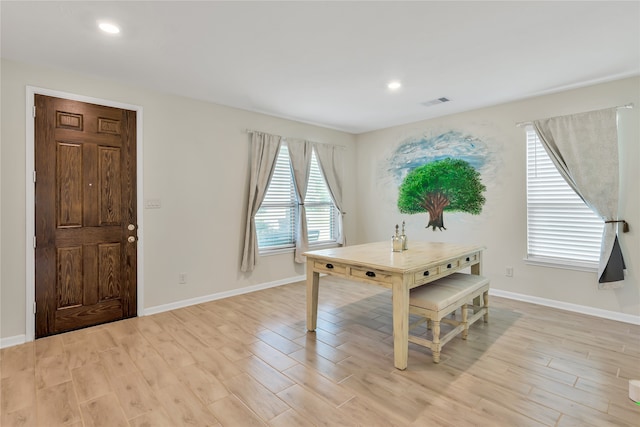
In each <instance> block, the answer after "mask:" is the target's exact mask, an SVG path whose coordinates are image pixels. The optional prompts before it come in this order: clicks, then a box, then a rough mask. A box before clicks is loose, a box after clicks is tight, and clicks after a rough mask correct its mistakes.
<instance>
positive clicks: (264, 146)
mask: <svg viewBox="0 0 640 427" xmlns="http://www.w3.org/2000/svg"><path fill="white" fill-rule="evenodd" d="M281 143H282V137H280V136H278V135H269V134H267V133H262V132H253V133H252V134H251V175H250V178H249V203H248V205H247V223H246V229H245V233H244V249H243V252H242V265H241V267H240V269H241V270H242V271H244V272H248V271H253V269H254V268H255V266H256V262H257V260H258V235H257V233H256V220H255V217H256V213H258V209H260V205H261V204H262V201H263V200H264V196H265V194H266V192H267V188H268V187H269V182H270V181H271V177H272V176H273V171H274V170H275V167H276V159H277V158H278V152H279V151H280V144H281Z"/></svg>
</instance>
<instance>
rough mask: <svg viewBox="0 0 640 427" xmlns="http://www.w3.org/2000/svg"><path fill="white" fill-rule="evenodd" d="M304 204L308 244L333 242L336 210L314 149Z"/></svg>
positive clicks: (334, 238)
mask: <svg viewBox="0 0 640 427" xmlns="http://www.w3.org/2000/svg"><path fill="white" fill-rule="evenodd" d="M304 206H305V208H306V211H307V231H308V234H309V244H310V245H313V244H314V243H325V242H331V241H333V242H335V240H336V227H335V224H336V213H337V212H336V208H335V205H334V204H333V200H332V199H331V194H330V193H329V188H327V183H326V181H325V179H324V176H322V171H321V170H320V165H319V164H318V159H317V157H316V152H315V150H314V151H313V154H312V156H311V171H310V173H309V184H308V187H307V195H306V197H305V200H304Z"/></svg>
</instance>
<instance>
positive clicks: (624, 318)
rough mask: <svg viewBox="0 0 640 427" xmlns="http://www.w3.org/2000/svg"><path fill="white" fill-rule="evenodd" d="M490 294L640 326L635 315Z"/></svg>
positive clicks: (502, 293)
mask: <svg viewBox="0 0 640 427" xmlns="http://www.w3.org/2000/svg"><path fill="white" fill-rule="evenodd" d="M489 294H490V295H495V296H497V297H502V298H507V299H512V300H517V301H523V302H530V303H532V304H538V305H544V306H545V307H552V308H558V309H560V310H567V311H573V312H575V313H581V314H588V315H589V316H595V317H601V318H603V319H609V320H616V321H618V322H624V323H631V324H633V325H640V316H635V315H633V314H625V313H619V312H617V311H609V310H603V309H601V308H594V307H587V306H586V305H578V304H572V303H569V302H563V301H556V300H552V299H547V298H540V297H534V296H531V295H525V294H518V293H515V292H509V291H503V290H500V289H493V288H491V289H489Z"/></svg>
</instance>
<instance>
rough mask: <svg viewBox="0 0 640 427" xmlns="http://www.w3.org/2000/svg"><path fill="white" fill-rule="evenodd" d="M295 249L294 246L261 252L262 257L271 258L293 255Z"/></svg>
mask: <svg viewBox="0 0 640 427" xmlns="http://www.w3.org/2000/svg"><path fill="white" fill-rule="evenodd" d="M295 249H296V248H294V247H293V246H289V247H286V248H277V249H264V250H262V251H260V256H271V255H280V254H287V253H293V252H294V251H295Z"/></svg>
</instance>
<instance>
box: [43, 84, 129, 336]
mask: <svg viewBox="0 0 640 427" xmlns="http://www.w3.org/2000/svg"><path fill="white" fill-rule="evenodd" d="M35 124H36V126H35V141H36V147H35V148H36V150H35V153H36V154H35V157H36V158H35V164H36V173H37V181H36V184H35V186H36V191H35V194H36V198H35V200H36V209H35V211H36V227H35V228H36V242H37V244H36V305H37V308H36V337H38V338H39V337H43V336H47V335H51V334H55V333H59V332H64V331H67V330H72V329H77V328H82V327H85V326H91V325H95V324H99V323H104V322H108V321H112V320H118V319H123V318H127V317H132V316H135V315H136V288H137V284H136V268H137V260H136V256H137V255H136V238H137V236H136V230H137V227H136V226H135V225H136V218H137V207H136V204H135V202H136V194H135V193H136V192H135V183H136V170H135V165H136V159H135V152H136V150H135V145H136V141H135V134H136V132H135V127H136V116H135V112H133V111H128V110H122V109H117V108H112V107H104V106H99V105H94V104H87V103H82V102H77V101H70V100H65V99H60V98H53V97H47V96H42V95H36V118H35ZM129 224H133V225H134V230H129V229H128V225H129ZM130 237H133V242H129V241H128V239H129V238H130Z"/></svg>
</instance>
